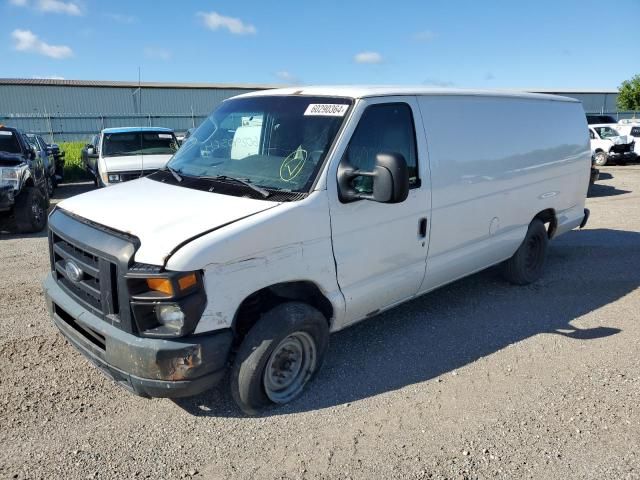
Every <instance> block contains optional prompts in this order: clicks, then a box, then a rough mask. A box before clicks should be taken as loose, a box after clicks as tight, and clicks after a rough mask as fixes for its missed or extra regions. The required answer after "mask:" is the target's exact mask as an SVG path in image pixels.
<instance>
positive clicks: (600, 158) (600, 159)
mask: <svg viewBox="0 0 640 480" xmlns="http://www.w3.org/2000/svg"><path fill="white" fill-rule="evenodd" d="M606 162H607V157H606V155H605V154H604V152H598V153H596V156H595V163H596V165H598V166H599V167H601V166H602V165H604V164H605V163H606Z"/></svg>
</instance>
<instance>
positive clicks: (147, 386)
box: [43, 274, 233, 397]
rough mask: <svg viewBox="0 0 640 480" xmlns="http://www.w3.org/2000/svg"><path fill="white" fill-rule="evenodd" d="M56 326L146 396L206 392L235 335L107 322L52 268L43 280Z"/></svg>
mask: <svg viewBox="0 0 640 480" xmlns="http://www.w3.org/2000/svg"><path fill="white" fill-rule="evenodd" d="M43 287H44V291H45V297H46V302H47V308H48V310H49V314H50V315H51V318H52V320H53V323H54V324H55V326H56V327H57V328H58V329H59V330H60V332H61V333H62V335H63V336H64V337H65V338H66V339H67V340H68V341H69V342H70V343H71V344H72V345H73V346H74V347H76V348H77V349H78V350H79V351H80V353H82V354H83V355H84V356H85V357H87V358H88V359H89V360H90V361H91V362H92V363H93V364H94V365H95V366H96V367H98V368H99V369H100V370H101V371H102V372H103V373H105V374H106V375H107V376H108V377H109V378H111V379H112V380H114V381H115V382H117V383H118V384H119V385H121V386H123V387H124V388H126V389H127V390H129V391H131V392H133V393H135V394H137V395H140V396H143V397H187V396H191V395H195V394H198V393H200V392H203V391H205V390H207V389H209V388H211V387H212V386H214V385H215V384H216V383H218V382H219V381H220V380H221V379H222V377H223V376H224V375H225V372H226V367H227V365H228V358H229V353H230V351H231V344H232V340H233V335H232V333H231V331H230V330H220V331H219V332H215V333H212V334H208V335H198V336H190V337H185V338H182V339H175V340H164V339H153V338H142V337H137V336H135V335H132V334H130V333H127V332H124V331H122V330H120V329H119V328H117V327H115V326H113V325H110V324H108V323H107V322H105V321H104V320H102V319H101V318H99V317H97V316H96V315H94V314H93V313H91V312H90V311H88V310H86V309H85V308H83V307H82V306H81V305H79V304H78V303H77V302H75V301H74V300H73V299H72V298H71V297H70V296H69V295H68V294H67V293H66V292H65V291H63V290H62V288H60V286H59V285H58V284H57V283H56V281H55V280H54V278H53V275H52V274H49V275H47V277H46V279H45V280H44V283H43Z"/></svg>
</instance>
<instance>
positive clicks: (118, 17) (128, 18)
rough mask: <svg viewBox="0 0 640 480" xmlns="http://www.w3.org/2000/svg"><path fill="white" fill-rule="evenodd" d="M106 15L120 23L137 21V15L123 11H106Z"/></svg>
mask: <svg viewBox="0 0 640 480" xmlns="http://www.w3.org/2000/svg"><path fill="white" fill-rule="evenodd" d="M104 16H105V17H107V18H109V19H111V20H113V21H114V22H118V23H134V22H135V21H136V17H134V16H133V15H123V14H121V13H105V14H104Z"/></svg>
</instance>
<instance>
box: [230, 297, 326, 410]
mask: <svg viewBox="0 0 640 480" xmlns="http://www.w3.org/2000/svg"><path fill="white" fill-rule="evenodd" d="M328 343H329V326H328V323H327V319H326V318H325V317H324V315H322V313H320V312H319V311H318V310H316V309H315V308H313V307H311V306H310V305H307V304H305V303H300V302H287V303H282V304H280V305H277V306H276V307H274V308H273V309H271V310H270V311H268V312H267V313H265V314H264V315H263V316H262V318H260V320H258V322H257V323H256V324H255V325H254V326H253V327H252V328H251V330H249V333H248V334H247V336H246V337H245V338H244V340H243V341H242V344H241V345H240V349H239V350H238V353H237V355H236V358H235V361H234V363H233V367H232V368H231V395H232V396H233V399H234V400H235V402H236V403H237V404H238V406H239V407H240V408H241V409H242V411H244V412H245V413H246V414H248V415H255V414H256V413H258V411H259V410H260V409H261V408H264V407H266V406H268V405H270V404H273V403H277V404H284V403H288V402H290V401H291V400H293V399H294V398H296V397H298V396H299V395H300V394H301V393H302V391H303V390H304V387H305V385H306V384H307V383H308V382H309V380H311V379H312V378H313V377H314V375H315V374H316V373H317V371H318V370H319V368H320V366H321V365H322V361H323V359H324V355H325V353H326V350H327V345H328Z"/></svg>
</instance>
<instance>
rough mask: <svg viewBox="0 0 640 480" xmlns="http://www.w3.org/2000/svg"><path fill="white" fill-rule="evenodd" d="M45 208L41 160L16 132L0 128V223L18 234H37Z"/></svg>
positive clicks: (42, 225)
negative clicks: (6, 223) (6, 222)
mask: <svg viewBox="0 0 640 480" xmlns="http://www.w3.org/2000/svg"><path fill="white" fill-rule="evenodd" d="M48 208H49V194H48V191H47V179H46V174H45V170H44V165H43V164H42V159H41V158H40V156H39V155H37V154H36V151H35V150H34V149H33V148H32V147H31V145H30V144H29V142H28V140H27V138H26V137H25V135H24V134H23V133H22V132H21V131H20V130H16V129H15V128H9V127H4V126H2V125H0V219H2V220H5V219H8V220H9V221H10V224H11V226H12V227H13V228H14V229H15V230H17V231H18V232H21V233H23V232H24V233H26V232H39V231H40V230H42V229H43V228H44V227H45V225H46V224H47V209H48Z"/></svg>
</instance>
